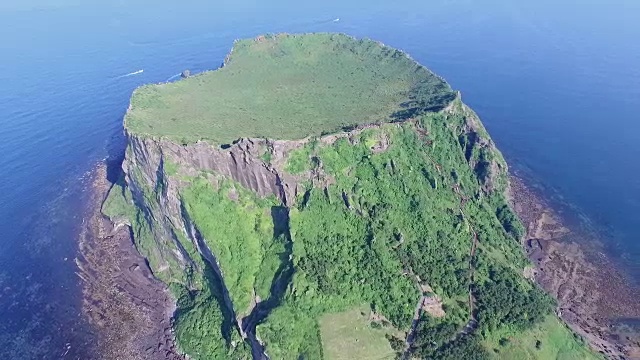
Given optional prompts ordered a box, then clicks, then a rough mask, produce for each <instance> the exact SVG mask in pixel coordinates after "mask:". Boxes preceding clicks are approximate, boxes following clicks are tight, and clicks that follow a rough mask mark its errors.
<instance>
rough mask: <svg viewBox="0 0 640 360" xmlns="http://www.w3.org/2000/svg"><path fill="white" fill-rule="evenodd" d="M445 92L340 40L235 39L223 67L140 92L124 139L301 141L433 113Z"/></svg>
mask: <svg viewBox="0 0 640 360" xmlns="http://www.w3.org/2000/svg"><path fill="white" fill-rule="evenodd" d="M453 97H454V93H453V92H452V91H451V88H450V87H449V85H447V84H446V83H445V82H444V81H442V80H441V79H440V78H438V77H436V76H435V75H433V74H432V73H431V72H430V71H428V70H427V69H426V68H424V67H422V66H420V65H418V64H417V63H416V62H414V61H413V60H411V59H410V58H408V57H407V56H406V55H405V54H403V53H402V52H400V51H398V50H395V49H392V48H389V47H386V46H383V45H381V44H379V43H377V42H374V41H371V40H356V39H354V38H351V37H349V36H346V35H340V34H307V35H286V34H281V35H269V36H261V37H258V38H256V39H252V40H242V41H237V42H236V43H235V44H234V47H233V51H232V52H231V54H230V56H229V58H228V59H227V61H226V64H225V66H224V67H222V68H221V69H218V70H216V71H210V72H207V73H204V74H201V75H198V76H192V77H190V78H188V79H184V80H181V81H178V82H175V83H167V84H159V85H147V86H143V87H141V88H139V89H137V90H136V91H135V93H134V95H133V97H132V99H131V110H130V111H129V113H128V114H127V116H126V127H127V129H128V131H129V132H131V133H134V134H140V135H150V136H162V137H167V138H170V139H173V140H176V141H180V142H195V141H196V140H199V139H208V140H212V141H214V142H217V143H231V142H232V141H233V140H235V139H238V138H240V137H267V138H271V139H300V138H304V137H306V136H309V135H321V134H324V133H328V132H334V131H336V130H339V129H341V128H343V127H350V126H354V125H358V124H363V123H373V122H380V121H388V120H392V119H400V118H406V117H410V116H412V115H413V114H414V113H416V112H417V111H418V110H422V109H436V110H437V109H439V108H442V107H443V106H445V105H446V104H447V103H448V102H449V101H451V100H452V99H453Z"/></svg>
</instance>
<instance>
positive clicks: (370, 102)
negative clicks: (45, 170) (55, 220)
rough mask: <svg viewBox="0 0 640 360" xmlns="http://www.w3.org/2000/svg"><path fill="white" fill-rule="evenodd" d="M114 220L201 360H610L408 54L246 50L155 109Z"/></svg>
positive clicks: (467, 122)
mask: <svg viewBox="0 0 640 360" xmlns="http://www.w3.org/2000/svg"><path fill="white" fill-rule="evenodd" d="M124 127H125V131H126V135H127V149H126V156H125V159H124V162H123V164H122V170H123V171H122V176H121V178H120V179H119V180H118V181H117V182H116V183H115V184H114V185H113V187H112V188H111V190H110V192H109V195H108V197H107V198H106V200H105V201H104V204H103V206H102V211H103V213H104V214H105V215H106V216H107V217H108V218H109V219H110V220H111V221H112V222H113V223H114V224H115V225H116V227H118V226H120V227H127V228H128V229H129V230H130V233H131V235H132V238H133V242H134V244H135V247H136V249H137V251H138V252H139V253H140V255H141V256H143V257H144V258H145V260H146V262H147V263H148V266H149V268H150V269H151V271H152V273H153V277H154V278H156V279H159V280H160V281H161V282H162V283H163V284H164V286H166V288H167V289H169V291H170V294H171V297H172V299H173V300H174V301H175V309H173V310H172V315H171V316H172V323H171V328H172V331H173V334H175V344H176V346H177V350H178V352H179V353H180V354H182V355H186V356H188V358H190V359H394V358H398V359H426V358H428V359H493V358H503V359H549V358H564V359H597V358H600V356H599V354H597V353H595V352H593V351H592V350H590V349H589V347H588V346H587V345H586V343H585V342H584V341H583V340H581V338H580V337H579V336H576V335H574V333H573V332H572V331H571V330H570V329H569V328H568V327H567V326H566V325H565V324H564V323H563V322H562V321H561V320H560V319H559V318H558V317H557V315H556V314H555V313H554V308H555V307H554V300H553V299H552V298H551V297H550V296H548V295H547V294H546V293H545V292H544V291H542V290H541V289H540V288H539V287H538V286H537V285H536V283H535V282H534V281H533V280H532V277H531V272H532V267H531V263H530V262H529V260H528V259H527V257H526V255H525V252H524V250H523V248H522V241H523V239H524V236H525V233H526V231H525V228H524V227H523V225H522V223H521V222H520V220H519V218H518V216H517V215H516V213H515V212H514V210H513V206H512V203H511V202H510V198H511V195H510V191H511V189H510V182H509V176H508V168H507V164H506V162H505V160H504V158H503V156H502V155H501V153H500V152H499V151H498V149H497V148H496V146H495V144H494V142H493V141H492V140H491V138H490V136H489V134H488V133H487V131H486V130H485V128H484V127H483V125H482V123H481V121H480V120H479V118H478V116H477V115H476V114H475V113H474V112H473V111H472V110H471V109H470V108H469V107H467V106H466V105H465V104H464V103H463V102H462V100H461V95H460V93H458V92H455V91H453V90H452V89H451V87H450V86H449V85H448V84H447V83H446V82H445V81H444V80H443V79H442V78H440V77H439V76H437V75H435V74H434V73H432V72H431V71H430V70H428V69H427V68H425V67H424V66H422V65H420V64H419V63H417V62H416V61H414V60H413V59H411V57H409V56H408V55H407V54H406V53H404V52H402V51H400V50H397V49H393V48H391V47H388V46H385V45H384V44H381V43H379V42H376V41H372V40H368V39H356V38H354V37H350V36H347V35H343V34H327V33H318V34H278V35H264V36H259V37H257V38H255V39H247V40H240V41H236V42H235V44H234V46H233V49H232V51H231V52H230V54H229V55H228V56H227V58H226V59H225V61H224V64H223V66H222V67H221V68H220V69H217V70H214V71H208V72H204V73H201V74H192V75H191V76H189V77H186V78H184V79H182V80H180V81H177V82H172V83H162V84H154V85H146V86H142V87H140V88H138V89H136V90H135V92H134V94H133V96H132V98H131V103H130V107H129V109H128V111H127V114H126V116H125V119H124Z"/></svg>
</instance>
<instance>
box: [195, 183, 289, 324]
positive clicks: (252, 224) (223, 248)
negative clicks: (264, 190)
mask: <svg viewBox="0 0 640 360" xmlns="http://www.w3.org/2000/svg"><path fill="white" fill-rule="evenodd" d="M182 197H183V201H184V204H185V208H186V210H187V212H188V213H189V214H190V215H191V218H192V221H193V223H194V224H195V225H196V226H197V227H198V229H199V230H200V232H201V234H202V237H203V238H204V241H205V242H206V244H207V245H208V246H209V248H210V249H211V251H212V252H213V254H215V257H216V260H217V261H218V262H219V263H220V268H221V271H222V272H223V273H224V282H225V285H226V287H227V288H228V290H229V294H230V296H231V300H232V301H233V304H234V307H235V309H236V310H237V311H238V312H244V311H245V310H246V309H248V308H249V304H250V302H251V298H252V296H253V290H254V288H255V289H256V292H257V294H258V295H259V296H260V297H261V298H262V299H267V298H268V297H269V290H270V287H271V282H272V281H273V279H274V278H275V276H276V272H277V270H278V268H279V266H280V257H279V254H280V253H282V252H284V242H285V239H284V236H283V235H282V234H275V232H274V223H273V220H272V207H277V206H278V205H279V203H278V202H276V201H275V199H260V198H259V197H258V196H256V195H255V194H253V193H252V192H250V191H248V190H246V189H244V188H242V187H240V186H234V185H232V184H230V183H228V182H225V181H222V182H221V183H220V184H219V186H218V189H215V188H214V187H213V186H212V185H211V183H210V182H209V181H207V179H206V178H204V177H201V178H197V179H195V180H194V181H193V182H192V184H191V186H189V187H187V188H186V189H184V191H183V193H182ZM274 234H275V235H277V236H276V237H274Z"/></svg>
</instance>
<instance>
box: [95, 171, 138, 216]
mask: <svg viewBox="0 0 640 360" xmlns="http://www.w3.org/2000/svg"><path fill="white" fill-rule="evenodd" d="M134 212H135V207H134V205H133V199H132V198H131V192H130V191H129V189H127V188H126V186H125V183H124V179H123V178H120V179H119V180H118V182H117V183H115V184H113V186H112V187H111V189H110V190H109V193H108V194H107V198H106V199H105V200H104V202H103V203H102V213H103V214H104V215H106V216H108V217H109V218H110V219H111V220H112V221H113V222H120V221H123V220H125V221H127V220H129V219H130V218H131V215H132V214H133V213H134Z"/></svg>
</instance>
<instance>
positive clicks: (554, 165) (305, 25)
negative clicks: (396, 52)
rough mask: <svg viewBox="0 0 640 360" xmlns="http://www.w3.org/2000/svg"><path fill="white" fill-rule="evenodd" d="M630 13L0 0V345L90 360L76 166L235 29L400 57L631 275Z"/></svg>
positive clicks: (612, 7)
mask: <svg viewBox="0 0 640 360" xmlns="http://www.w3.org/2000/svg"><path fill="white" fill-rule="evenodd" d="M92 3H95V5H93V4H92ZM427 3H429V4H427ZM336 18H339V19H340V20H339V21H334V20H335V19H336ZM637 18H640V4H637V2H635V1H622V0H615V1H604V0H601V1H590V2H589V4H588V5H585V4H584V3H583V2H579V1H577V0H572V1H565V2H563V4H557V3H556V2H551V1H526V2H513V1H508V0H499V1H498V0H494V1H487V2H481V4H480V3H479V2H476V1H471V0H450V1H444V0H442V1H436V2H424V1H407V2H405V4H404V5H403V6H400V5H398V4H396V3H395V2H394V4H391V2H384V3H381V4H378V3H375V2H371V1H369V2H359V1H355V2H351V3H348V2H346V1H334V2H332V1H328V2H327V1H323V2H319V3H317V4H312V5H306V4H305V5H301V4H300V2H293V1H280V2H277V3H273V2H270V4H269V5H264V4H259V5H258V4H255V3H254V2H251V1H245V0H240V1H235V2H233V4H231V5H222V6H221V5H216V6H214V5H211V4H210V2H206V1H201V0H199V1H187V2H182V3H180V4H179V5H176V3H175V2H170V1H154V2H152V1H146V0H145V1H140V0H134V1H114V2H110V3H109V4H104V3H99V2H97V1H94V2H86V1H85V2H81V1H75V0H53V1H45V0H29V1H23V2H19V3H17V2H16V3H14V4H2V5H0V23H2V24H3V25H2V28H1V29H0V53H1V54H2V55H3V56H2V57H1V58H0V83H1V84H2V86H0V119H1V120H0V122H1V123H2V125H3V126H2V128H1V130H0V169H1V172H0V204H2V206H1V207H0V221H2V223H1V224H0V225H2V229H3V232H2V236H1V237H0V246H1V248H2V250H1V251H0V317H2V319H3V320H4V321H3V323H2V324H1V325H0V355H3V356H2V357H3V358H7V356H10V357H11V358H14V359H20V358H27V359H28V358H58V357H61V356H62V354H64V353H65V352H66V350H67V348H68V346H71V350H70V352H69V353H68V354H67V355H66V356H65V357H66V358H76V357H80V358H88V357H90V352H91V348H90V346H88V345H86V344H87V342H90V341H91V334H90V332H89V330H88V329H87V328H86V327H85V324H83V322H82V320H81V316H80V315H79V306H80V299H79V296H78V294H79V285H78V281H79V280H78V278H77V277H76V275H75V274H74V272H75V270H76V269H75V264H74V262H73V259H74V257H75V256H76V243H75V240H76V238H75V234H76V231H77V228H78V226H79V222H81V216H80V209H81V208H82V206H83V204H82V194H83V189H84V186H85V185H84V183H83V178H85V177H86V172H87V171H89V170H90V169H91V168H92V166H93V164H95V162H96V161H99V160H101V159H103V158H105V157H107V156H109V155H111V156H118V155H119V154H121V151H122V149H121V147H122V135H121V119H122V116H123V115H124V112H125V110H126V107H127V104H128V98H129V95H130V93H131V91H132V90H133V89H134V88H135V87H136V86H139V85H141V84H144V83H150V82H162V81H166V80H168V79H169V78H171V77H173V76H175V75H176V74H178V73H180V72H181V71H182V70H185V69H190V70H191V72H192V73H193V72H200V71H203V70H207V69H213V68H216V67H217V66H219V64H220V63H221V62H222V60H223V59H224V56H225V55H226V53H227V52H228V50H229V48H230V47H231V45H232V42H233V40H234V39H236V38H243V37H253V36H256V35H258V34H261V33H265V32H309V31H339V32H346V33H349V34H352V35H356V36H367V37H371V38H374V39H377V40H380V41H382V42H384V43H386V44H388V45H391V46H394V47H397V48H400V49H403V50H405V51H407V52H408V53H410V54H411V55H412V57H413V58H415V59H416V60H417V61H419V62H421V63H422V64H424V65H426V66H427V67H429V68H431V69H432V70H434V71H435V72H436V73H438V74H439V75H442V76H443V77H445V78H446V79H447V80H448V81H449V82H450V83H451V84H452V86H453V87H454V88H455V89H458V90H461V91H462V93H463V99H464V100H465V102H467V103H468V104H469V105H470V106H471V107H473V108H474V109H475V110H476V111H477V112H478V113H479V115H480V116H481V118H482V119H483V121H484V123H485V125H486V126H487V127H488V129H489V131H490V133H491V134H492V136H493V137H494V139H495V141H496V142H497V144H498V146H499V148H500V149H501V150H502V151H503V152H504V153H505V155H506V156H507V158H508V159H509V161H510V162H511V163H512V164H514V165H515V166H516V167H518V168H519V169H523V170H525V171H526V172H527V173H528V174H530V176H532V177H535V178H536V179H538V180H540V181H542V183H544V184H545V185H546V186H548V187H550V188H553V189H555V191H556V192H557V193H558V194H561V195H562V197H563V198H564V200H565V201H567V202H568V203H570V204H572V205H574V206H575V207H576V208H578V209H580V211H581V212H583V213H584V214H586V216H588V217H589V218H590V219H592V220H593V222H594V224H595V225H596V226H597V227H598V228H601V229H604V230H605V231H606V232H607V233H608V235H609V237H607V245H608V247H609V250H610V251H612V253H613V254H614V255H615V256H617V257H618V258H619V259H620V261H621V263H623V264H624V265H625V266H626V267H627V268H628V269H629V270H630V274H638V272H640V262H638V261H637V259H638V258H639V255H640V241H638V239H639V238H640V230H639V229H638V227H637V226H636V225H638V221H637V215H636V214H638V213H640V162H639V161H637V159H638V157H640V146H638V140H640V131H638V130H640V129H639V128H640V125H638V123H637V121H635V120H636V117H637V116H636V115H635V114H636V111H635V110H636V109H638V108H639V107H640V68H639V67H638V66H637V64H640V42H638V41H637V39H638V38H639V36H640V26H638V25H636V21H635V20H636V19H637ZM138 70H144V72H141V73H138V74H135V75H130V76H123V75H127V74H131V73H134V72H136V71H138ZM65 259H66V260H65ZM633 271H635V272H633ZM634 276H635V278H636V279H638V276H637V275H634ZM70 356H73V357H70Z"/></svg>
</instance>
